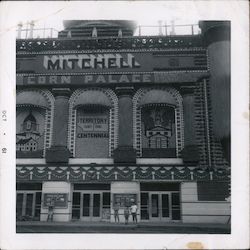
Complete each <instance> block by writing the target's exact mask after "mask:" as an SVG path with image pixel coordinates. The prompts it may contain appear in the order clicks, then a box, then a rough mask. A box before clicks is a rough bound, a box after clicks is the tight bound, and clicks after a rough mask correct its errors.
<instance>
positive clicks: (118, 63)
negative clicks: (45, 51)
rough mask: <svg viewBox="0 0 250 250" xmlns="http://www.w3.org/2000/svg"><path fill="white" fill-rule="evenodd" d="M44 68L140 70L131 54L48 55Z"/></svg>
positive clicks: (45, 57) (54, 69)
mask: <svg viewBox="0 0 250 250" xmlns="http://www.w3.org/2000/svg"><path fill="white" fill-rule="evenodd" d="M43 66H44V68H45V69H47V70H52V71H58V70H69V69H71V70H75V69H83V70H84V69H116V68H120V69H125V68H140V64H139V63H138V61H136V59H135V57H134V55H132V54H130V53H127V54H118V53H115V54H73V55H46V56H44V60H43Z"/></svg>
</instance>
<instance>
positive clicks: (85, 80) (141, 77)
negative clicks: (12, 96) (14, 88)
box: [24, 74, 152, 85]
mask: <svg viewBox="0 0 250 250" xmlns="http://www.w3.org/2000/svg"><path fill="white" fill-rule="evenodd" d="M150 82H152V74H119V75H118V74H117V75H79V76H64V75H62V76H59V75H58V76H28V77H26V78H24V84H25V85H26V84H28V85H30V84H39V85H40V84H41V85H43V84H102V83H150Z"/></svg>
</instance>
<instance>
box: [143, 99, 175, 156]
mask: <svg viewBox="0 0 250 250" xmlns="http://www.w3.org/2000/svg"><path fill="white" fill-rule="evenodd" d="M141 114H142V128H141V136H142V156H143V157H146V158H153V157H160V158H172V157H176V127H175V108H174V107H173V106H168V105H166V104H155V105H147V106H144V107H142V109H141Z"/></svg>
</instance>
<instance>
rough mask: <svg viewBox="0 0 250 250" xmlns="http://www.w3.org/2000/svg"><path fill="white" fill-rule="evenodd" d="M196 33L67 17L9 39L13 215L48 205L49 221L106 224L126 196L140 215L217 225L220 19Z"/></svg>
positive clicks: (221, 216) (224, 127)
mask: <svg viewBox="0 0 250 250" xmlns="http://www.w3.org/2000/svg"><path fill="white" fill-rule="evenodd" d="M199 28H200V32H199V33H198V34H192V35H176V34H174V32H172V33H171V34H164V35H163V34H161V33H160V34H159V35H157V36H142V35H137V36H135V35H134V31H135V23H134V22H132V21H108V20H106V21H105V20H102V21H93V20H92V21H73V20H72V21H65V22H64V30H62V31H60V32H59V33H58V37H57V38H46V39H45V38H36V39H34V38H32V37H29V38H25V39H23V38H20V37H19V38H17V41H16V73H17V76H16V84H17V93H16V158H17V160H16V183H17V185H16V213H17V214H16V216H17V220H41V221H45V220H47V216H48V206H49V205H50V204H52V205H53V208H54V209H53V212H54V218H53V220H54V221H75V220H79V221H109V222H114V210H113V207H114V204H116V203H117V204H118V205H119V207H120V209H119V214H120V220H121V221H122V220H124V216H123V210H124V208H125V207H126V206H130V204H131V203H132V202H135V203H136V204H137V205H138V212H137V213H138V219H139V221H143V222H149V223H150V222H153V221H162V222H167V221H177V222H183V223H188V222H211V223H214V222H218V223H227V222H228V220H229V219H230V198H229V197H230V166H229V164H230V157H228V154H227V151H226V150H224V149H225V147H224V146H223V140H222V139H221V138H222V137H221V136H220V133H219V132H218V131H219V130H221V131H227V132H226V133H227V135H226V136H227V137H226V138H229V133H230V123H229V117H230V116H229V111H228V110H226V109H224V108H225V107H227V109H228V107H230V105H229V98H227V96H226V97H225V98H224V99H223V98H222V97H221V96H222V94H221V91H219V87H220V86H223V92H227V93H228V92H229V90H230V74H229V66H228V65H229V59H228V58H229V51H230V50H229V48H230V23H229V22H226V21H224V22H215V21H201V22H199ZM19 32H20V30H19ZM30 32H31V33H32V32H33V29H32V27H31V30H30ZM31 36H32V34H31ZM223 105H224V106H223ZM219 110H224V111H223V112H224V116H223V118H221V115H220V114H219V115H218V111H219ZM227 111H228V112H227ZM216 112H217V115H216ZM225 121H226V122H225ZM223 138H225V137H223ZM228 198H229V199H228Z"/></svg>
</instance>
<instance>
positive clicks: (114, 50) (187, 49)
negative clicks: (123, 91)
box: [17, 47, 206, 55]
mask: <svg viewBox="0 0 250 250" xmlns="http://www.w3.org/2000/svg"><path fill="white" fill-rule="evenodd" d="M205 50H206V48H205V47H193V48H191V49H189V48H178V49H174V48H172V49H157V48H150V49H93V50H56V51H55V50H53V49H52V51H46V52H44V51H42V52H23V51H17V54H18V55H47V54H68V53H74V54H75V53H76V54H81V53H105V52H107V53H112V52H124V53H126V52H156V51H157V52H158V51H190V52H192V51H205Z"/></svg>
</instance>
